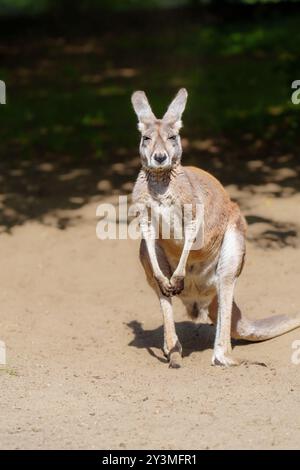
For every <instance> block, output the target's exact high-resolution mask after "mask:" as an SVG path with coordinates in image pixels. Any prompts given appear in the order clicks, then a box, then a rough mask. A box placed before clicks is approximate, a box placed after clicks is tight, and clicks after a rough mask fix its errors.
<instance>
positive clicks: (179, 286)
mask: <svg viewBox="0 0 300 470" xmlns="http://www.w3.org/2000/svg"><path fill="white" fill-rule="evenodd" d="M170 284H171V286H172V294H173V295H178V294H180V292H182V291H183V289H184V276H172V277H171V280H170Z"/></svg>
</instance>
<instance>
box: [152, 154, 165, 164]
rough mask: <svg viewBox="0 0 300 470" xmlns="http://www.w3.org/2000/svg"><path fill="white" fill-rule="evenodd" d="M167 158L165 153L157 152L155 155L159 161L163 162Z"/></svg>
mask: <svg viewBox="0 0 300 470" xmlns="http://www.w3.org/2000/svg"><path fill="white" fill-rule="evenodd" d="M166 159H167V156H166V155H164V154H163V153H156V154H155V155H154V160H155V161H156V162H157V163H163V162H164V161H165V160H166Z"/></svg>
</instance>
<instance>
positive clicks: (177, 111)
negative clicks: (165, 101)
mask: <svg viewBox="0 0 300 470" xmlns="http://www.w3.org/2000/svg"><path fill="white" fill-rule="evenodd" d="M187 97H188V93H187V91H186V89H185V88H181V89H180V90H179V91H178V93H177V95H176V96H175V98H174V99H173V101H172V102H171V104H170V105H169V107H168V110H167V112H166V114H165V115H164V117H163V120H164V121H167V122H169V123H170V124H172V125H173V126H174V127H177V129H178V130H179V129H180V128H181V126H182V123H181V116H182V113H183V111H184V108H185V105H186V100H187Z"/></svg>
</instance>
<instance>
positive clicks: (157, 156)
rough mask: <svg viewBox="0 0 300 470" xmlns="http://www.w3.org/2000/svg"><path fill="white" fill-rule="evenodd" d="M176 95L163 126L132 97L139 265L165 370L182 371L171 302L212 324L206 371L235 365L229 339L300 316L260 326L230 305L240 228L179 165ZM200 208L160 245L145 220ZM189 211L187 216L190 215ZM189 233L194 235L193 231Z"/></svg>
mask: <svg viewBox="0 0 300 470" xmlns="http://www.w3.org/2000/svg"><path fill="white" fill-rule="evenodd" d="M187 96H188V94H187V91H186V90H185V89H184V88H182V89H180V90H179V91H178V93H177V95H176V96H175V98H174V99H173V101H172V102H171V104H170V105H169V107H168V109H167V111H166V113H165V115H164V116H163V118H162V119H157V118H156V117H155V115H154V114H153V112H152V110H151V107H150V105H149V102H148V99H147V97H146V95H145V93H144V92H143V91H136V92H134V93H133V95H132V104H133V108H134V110H135V112H136V114H137V117H138V129H139V131H140V133H141V141H140V147H139V150H140V157H141V165H142V166H141V170H140V173H139V175H138V178H137V181H136V183H135V186H134V189H133V194H132V200H133V202H134V203H135V204H136V205H137V207H138V208H139V207H140V208H141V209H140V211H139V225H140V230H141V235H142V240H141V244H140V260H141V263H142V265H143V268H144V270H145V273H146V278H147V280H148V283H149V284H150V286H151V287H152V288H153V289H154V291H155V292H156V294H157V296H158V298H159V302H160V307H161V311H162V315H163V323H164V345H163V351H164V354H165V355H166V357H167V358H168V360H169V366H170V367H172V368H178V367H180V366H181V361H182V359H181V357H182V347H181V344H180V342H179V340H178V337H177V335H176V330H175V323H174V318H173V309H172V296H175V295H177V296H179V298H180V299H181V301H182V302H183V304H184V306H185V307H186V310H187V313H188V315H189V316H190V317H191V318H192V319H195V318H197V317H200V319H201V318H207V317H208V319H210V320H211V322H212V323H213V324H215V325H216V336H215V342H214V350H213V356H212V364H213V365H219V366H234V365H238V364H240V363H241V362H242V361H240V360H238V359H237V358H235V357H233V356H232V346H231V337H232V338H234V339H243V340H248V341H263V340H267V339H270V338H273V337H275V336H279V335H282V334H283V333H286V332H288V331H290V330H292V329H294V328H297V327H299V326H300V316H293V317H289V316H286V315H276V316H272V317H269V318H265V319H262V320H254V321H250V320H249V319H246V318H243V317H242V316H241V312H240V310H239V308H238V306H237V304H236V303H235V301H234V287H235V283H236V280H237V278H238V276H239V275H240V274H241V271H242V269H243V265H244V258H245V237H246V221H245V219H244V217H243V216H242V214H241V212H240V209H239V207H238V205H237V204H236V203H234V202H232V201H231V200H230V198H229V195H228V194H227V192H226V191H225V189H224V188H223V186H222V185H221V183H220V182H219V181H218V180H217V179H216V178H214V176H212V175H210V174H209V173H207V172H206V171H204V170H201V169H198V168H195V167H184V166H182V165H181V156H182V147H181V141H180V135H179V130H180V128H181V126H182V122H181V116H182V113H183V111H184V109H185V105H186V101H187ZM198 202H200V203H201V204H202V206H203V212H202V215H201V216H200V217H199V216H198V219H199V218H200V219H202V220H196V219H197V217H196V216H193V217H191V218H190V220H189V222H187V223H185V224H184V236H183V237H182V238H181V239H175V237H172V236H171V237H170V238H169V239H168V238H164V237H162V236H161V231H160V228H159V227H158V229H157V225H156V224H154V223H153V220H151V218H150V220H149V210H146V211H145V210H143V209H142V208H143V207H147V208H149V207H151V210H152V211H153V212H154V215H156V216H157V217H159V216H160V215H162V216H163V214H164V212H165V211H166V210H171V211H174V212H176V211H178V210H180V209H182V208H183V207H184V206H185V205H186V204H190V205H191V206H192V207H193V208H194V207H195V206H196V204H197V203H198ZM194 213H195V211H193V214H194ZM201 225H202V227H203V240H202V243H201V247H199V248H198V249H192V247H193V243H194V241H195V233H196V232H197V230H199V227H200V226H201ZM195 230H196V232H195Z"/></svg>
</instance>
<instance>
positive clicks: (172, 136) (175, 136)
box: [168, 135, 177, 140]
mask: <svg viewBox="0 0 300 470" xmlns="http://www.w3.org/2000/svg"><path fill="white" fill-rule="evenodd" d="M168 139H169V140H176V139H177V135H171V136H170V137H168Z"/></svg>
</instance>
